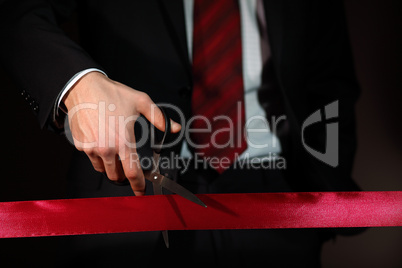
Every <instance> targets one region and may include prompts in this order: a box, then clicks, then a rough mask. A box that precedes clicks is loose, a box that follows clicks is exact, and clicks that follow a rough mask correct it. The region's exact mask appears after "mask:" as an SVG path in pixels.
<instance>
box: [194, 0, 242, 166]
mask: <svg viewBox="0 0 402 268" xmlns="http://www.w3.org/2000/svg"><path fill="white" fill-rule="evenodd" d="M193 20H194V31H193V76H194V88H193V96H192V111H193V115H196V116H200V117H198V118H197V119H195V120H194V122H193V124H192V128H193V129H206V128H208V124H207V122H206V121H209V122H210V123H211V130H212V131H206V132H203V133H192V134H191V140H192V141H193V142H194V144H195V146H194V147H195V152H196V153H200V154H202V155H203V156H204V157H206V158H207V160H208V158H211V157H212V158H219V159H221V160H222V161H225V163H226V165H218V166H217V165H212V166H213V167H214V168H215V169H216V170H217V171H218V172H219V173H222V172H223V171H224V170H225V169H226V168H228V166H229V165H230V164H232V163H233V161H234V160H235V157H236V155H240V154H241V153H242V152H243V151H244V150H245V149H246V148H247V141H246V137H245V133H244V124H245V109H244V88H243V77H242V48H241V32H240V30H241V29H240V12H239V4H238V0H219V1H217V0H195V1H194V17H193ZM201 116H202V117H203V118H201ZM190 145H191V144H190ZM197 145H198V146H197ZM200 145H203V146H202V148H200ZM224 159H225V160H224ZM227 160H228V161H227ZM228 162H229V165H228ZM222 163H224V162H222Z"/></svg>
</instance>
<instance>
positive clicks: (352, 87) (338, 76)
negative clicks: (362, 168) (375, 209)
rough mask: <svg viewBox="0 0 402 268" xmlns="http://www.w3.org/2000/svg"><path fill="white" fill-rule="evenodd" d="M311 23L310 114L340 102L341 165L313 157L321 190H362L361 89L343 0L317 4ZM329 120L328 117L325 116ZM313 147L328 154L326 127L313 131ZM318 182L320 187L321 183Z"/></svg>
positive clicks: (312, 161) (308, 93) (309, 62)
mask: <svg viewBox="0 0 402 268" xmlns="http://www.w3.org/2000/svg"><path fill="white" fill-rule="evenodd" d="M313 3H314V4H313V6H312V7H313V8H312V13H311V17H310V18H311V20H310V23H311V25H310V27H309V29H310V36H311V37H312V38H311V39H310V40H311V45H310V51H309V53H308V55H309V57H308V59H309V60H308V62H307V64H306V67H307V70H308V71H307V73H308V74H310V75H307V81H306V82H307V91H306V94H307V95H308V98H307V99H308V100H309V102H308V106H309V108H308V109H309V114H311V113H313V112H314V111H316V110H318V109H320V108H321V109H322V108H323V107H324V105H327V104H329V103H332V102H334V101H338V107H337V110H338V111H337V115H338V116H337V118H335V119H336V120H335V121H338V122H339V131H338V133H339V138H338V141H337V143H338V148H339V156H338V159H339V164H338V166H337V167H335V168H333V167H330V166H329V165H327V164H324V163H322V162H321V161H319V160H317V159H315V158H314V157H311V156H310V155H309V156H308V157H310V160H311V161H310V163H311V164H312V165H313V166H314V167H313V168H311V169H310V171H311V170H315V172H316V174H311V177H316V178H317V180H319V181H320V183H321V185H320V189H328V190H336V191H340V190H358V189H359V187H358V186H357V185H356V184H355V183H354V181H353V180H352V178H351V173H352V169H353V162H354V155H355V151H356V144H357V142H356V130H355V103H356V101H357V99H358V96H359V93H360V88H359V84H358V81H357V78H356V75H355V72H354V63H353V58H352V53H351V47H350V41H349V36H348V29H347V24H346V17H345V10H344V6H343V1H340V0H327V1H319V0H318V1H313ZM323 118H324V119H325V116H324V115H323ZM313 130H314V131H315V132H314V135H311V137H312V139H310V141H309V144H310V145H312V147H313V148H321V150H320V151H325V147H326V139H327V133H326V132H327V129H326V127H325V124H324V126H322V127H318V128H316V129H314V128H313ZM320 183H317V184H320Z"/></svg>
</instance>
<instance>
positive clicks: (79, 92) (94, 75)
mask: <svg viewBox="0 0 402 268" xmlns="http://www.w3.org/2000/svg"><path fill="white" fill-rule="evenodd" d="M102 79H108V78H107V76H105V75H104V74H102V73H100V72H97V71H94V72H90V73H87V74H85V75H84V76H82V77H81V78H80V79H79V80H78V81H77V82H76V83H75V84H74V85H73V86H72V87H71V89H70V90H69V91H68V92H67V94H66V95H65V96H64V97H63V99H62V100H61V102H62V104H64V106H65V107H66V109H67V111H68V110H70V109H71V108H72V107H74V106H75V105H77V104H78V103H80V100H82V99H83V98H84V97H85V95H87V94H88V89H90V88H92V87H93V85H94V84H95V83H96V81H99V80H102Z"/></svg>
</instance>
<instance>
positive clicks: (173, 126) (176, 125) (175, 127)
mask: <svg viewBox="0 0 402 268" xmlns="http://www.w3.org/2000/svg"><path fill="white" fill-rule="evenodd" d="M170 127H171V131H172V132H178V131H180V129H181V125H180V124H179V123H176V122H175V121H173V120H172V119H170Z"/></svg>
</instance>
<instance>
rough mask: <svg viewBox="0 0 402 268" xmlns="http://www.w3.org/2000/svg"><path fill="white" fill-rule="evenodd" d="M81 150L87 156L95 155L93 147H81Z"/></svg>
mask: <svg viewBox="0 0 402 268" xmlns="http://www.w3.org/2000/svg"><path fill="white" fill-rule="evenodd" d="M83 151H84V152H85V153H86V154H87V155H88V156H91V157H92V156H95V155H96V154H95V150H94V149H93V148H86V149H83Z"/></svg>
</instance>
